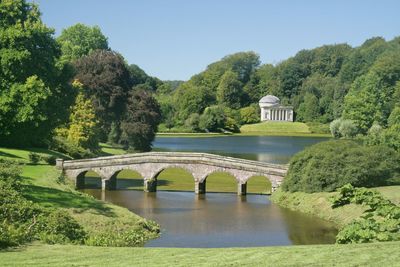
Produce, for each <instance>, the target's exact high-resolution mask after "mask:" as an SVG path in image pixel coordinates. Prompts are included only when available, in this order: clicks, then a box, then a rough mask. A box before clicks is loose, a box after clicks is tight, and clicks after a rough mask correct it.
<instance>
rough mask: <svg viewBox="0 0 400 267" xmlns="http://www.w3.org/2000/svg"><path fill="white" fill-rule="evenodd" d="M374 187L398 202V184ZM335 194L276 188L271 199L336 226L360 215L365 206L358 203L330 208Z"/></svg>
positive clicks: (399, 194) (399, 191)
mask: <svg viewBox="0 0 400 267" xmlns="http://www.w3.org/2000/svg"><path fill="white" fill-rule="evenodd" d="M375 189H376V190H378V191H379V192H381V193H382V194H383V196H384V197H386V198H387V199H389V200H390V201H392V202H393V203H395V204H397V205H399V204H400V186H384V187H377V188H375ZM335 194H337V193H336V192H332V193H327V192H321V193H312V194H308V193H303V192H295V193H288V192H283V191H281V190H278V191H277V192H275V193H274V194H273V195H272V197H271V200H272V201H273V202H275V203H277V204H279V205H280V206H283V207H286V208H289V209H291V210H296V211H300V212H302V213H307V214H311V215H314V216H317V217H320V218H322V219H325V220H328V221H331V222H333V223H335V224H337V225H338V226H344V225H346V224H348V223H350V222H351V221H352V220H354V219H356V218H358V217H360V216H361V214H362V213H363V211H364V209H365V208H363V207H362V206H360V205H355V204H350V205H345V206H342V207H338V208H335V209H332V207H331V205H332V204H331V202H330V200H329V198H330V197H332V196H334V195H335Z"/></svg>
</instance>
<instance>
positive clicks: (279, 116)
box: [278, 109, 281, 121]
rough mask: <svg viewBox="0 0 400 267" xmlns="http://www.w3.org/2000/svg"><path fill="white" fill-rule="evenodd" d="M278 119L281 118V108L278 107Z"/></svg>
mask: <svg viewBox="0 0 400 267" xmlns="http://www.w3.org/2000/svg"><path fill="white" fill-rule="evenodd" d="M280 120H281V110H280V109H278V121H280Z"/></svg>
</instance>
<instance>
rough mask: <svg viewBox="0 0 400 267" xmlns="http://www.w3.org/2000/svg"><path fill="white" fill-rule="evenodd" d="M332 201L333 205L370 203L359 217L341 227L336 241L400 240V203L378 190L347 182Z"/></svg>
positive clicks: (342, 242) (341, 242) (366, 204)
mask: <svg viewBox="0 0 400 267" xmlns="http://www.w3.org/2000/svg"><path fill="white" fill-rule="evenodd" d="M332 202H333V204H332V205H333V207H340V206H343V205H347V204H350V203H355V204H360V205H365V206H368V207H369V208H368V209H367V210H366V211H365V212H364V215H363V216H362V217H361V218H360V219H358V220H355V221H353V222H352V223H350V224H348V225H346V226H345V227H343V228H342V229H341V230H340V232H339V233H338V235H337V237H336V242H337V243H340V244H344V243H366V242H377V241H378V242H382V241H399V240H400V207H399V206H396V205H395V204H393V203H392V202H390V201H389V200H387V199H385V198H384V197H383V196H382V195H381V194H380V193H379V192H377V191H374V190H368V189H366V188H355V187H353V186H352V185H350V184H347V185H344V186H343V187H342V188H340V190H339V195H338V196H337V197H335V198H334V199H333V201H332Z"/></svg>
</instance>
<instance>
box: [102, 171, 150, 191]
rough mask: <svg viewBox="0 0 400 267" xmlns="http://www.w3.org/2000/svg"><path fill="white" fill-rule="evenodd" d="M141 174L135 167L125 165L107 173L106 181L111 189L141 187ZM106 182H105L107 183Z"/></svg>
mask: <svg viewBox="0 0 400 267" xmlns="http://www.w3.org/2000/svg"><path fill="white" fill-rule="evenodd" d="M143 179H144V177H143V175H142V174H141V173H140V171H138V170H136V168H134V167H131V166H127V167H123V168H118V169H117V170H113V172H112V174H111V175H109V177H108V179H106V181H107V182H108V183H110V185H109V186H111V187H113V188H112V189H117V187H120V186H121V187H125V188H126V187H134V188H135V189H136V187H143ZM107 182H106V183H107Z"/></svg>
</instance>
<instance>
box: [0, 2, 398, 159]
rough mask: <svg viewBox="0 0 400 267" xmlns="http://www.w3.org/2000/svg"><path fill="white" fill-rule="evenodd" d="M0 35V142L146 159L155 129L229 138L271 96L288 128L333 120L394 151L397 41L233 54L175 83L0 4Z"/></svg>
mask: <svg viewBox="0 0 400 267" xmlns="http://www.w3.org/2000/svg"><path fill="white" fill-rule="evenodd" d="M0 33H1V34H0V56H1V61H0V145H6V146H48V147H52V148H54V149H57V150H61V151H63V152H66V153H69V154H70V155H72V156H76V157H80V156H88V155H89V154H90V153H92V152H95V151H96V150H98V143H99V142H109V143H114V144H121V145H123V146H124V147H125V148H127V149H133V150H138V151H148V150H150V149H151V142H152V140H153V139H154V136H155V133H156V131H157V127H158V129H159V130H161V131H178V132H201V131H206V132H208V131H211V132H218V131H228V132H238V131H239V129H240V126H241V125H242V124H248V123H256V122H258V121H259V108H258V101H259V99H260V98H261V97H262V96H263V95H266V94H273V95H276V96H278V97H279V98H280V99H281V102H282V103H283V104H287V105H292V106H293V107H294V110H295V119H296V121H300V122H307V123H308V122H312V123H320V124H325V125H328V124H329V123H331V122H332V123H331V132H332V134H333V135H334V136H336V137H341V136H343V137H354V136H356V135H370V138H369V141H368V142H370V143H372V144H376V143H380V142H391V143H392V144H391V145H392V146H394V147H397V148H398V147H400V142H399V140H398V139H399V137H398V136H397V137H396V131H397V130H398V127H399V126H398V125H399V122H398V120H399V118H398V117H399V113H400V111H399V107H398V106H399V103H400V83H399V80H400V37H397V38H394V39H393V40H390V41H386V40H384V39H383V38H381V37H375V38H371V39H369V40H366V41H365V42H364V43H363V44H362V45H361V46H359V47H354V48H353V47H351V46H349V45H347V44H334V45H324V46H321V47H317V48H315V49H311V50H302V51H299V52H298V53H297V54H296V55H295V56H293V57H291V58H289V59H287V60H284V61H282V62H280V63H279V64H276V65H271V64H261V62H260V59H259V56H258V55H257V54H256V53H255V52H239V53H236V54H232V55H228V56H225V57H224V58H222V59H221V60H220V61H217V62H214V63H212V64H210V65H209V66H207V68H206V69H205V70H204V71H203V72H201V73H199V74H196V75H194V76H192V77H191V78H190V80H188V81H185V82H183V81H161V80H160V79H158V78H155V77H151V76H149V75H147V74H146V73H145V72H144V71H143V70H142V69H141V68H140V67H139V66H137V65H135V64H130V63H128V62H127V61H126V60H125V59H124V58H123V55H121V54H119V53H118V52H116V51H114V50H112V48H110V47H109V45H108V41H107V37H106V36H104V35H103V33H102V32H101V29H100V28H99V27H97V26H94V27H90V26H86V25H83V24H76V25H73V26H71V27H69V28H67V29H64V30H63V31H62V33H61V34H60V36H58V37H57V38H55V37H54V30H53V29H51V28H49V27H48V26H46V25H44V24H43V22H42V21H41V18H40V12H39V10H38V7H37V6H36V5H34V4H31V3H26V2H25V1H23V0H17V1H8V0H7V1H2V2H1V3H0ZM396 107H397V108H396ZM160 123H161V124H160ZM159 124H160V125H159ZM326 128H328V126H327V127H326ZM382 140H384V141H382ZM388 140H389V141H388Z"/></svg>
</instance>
